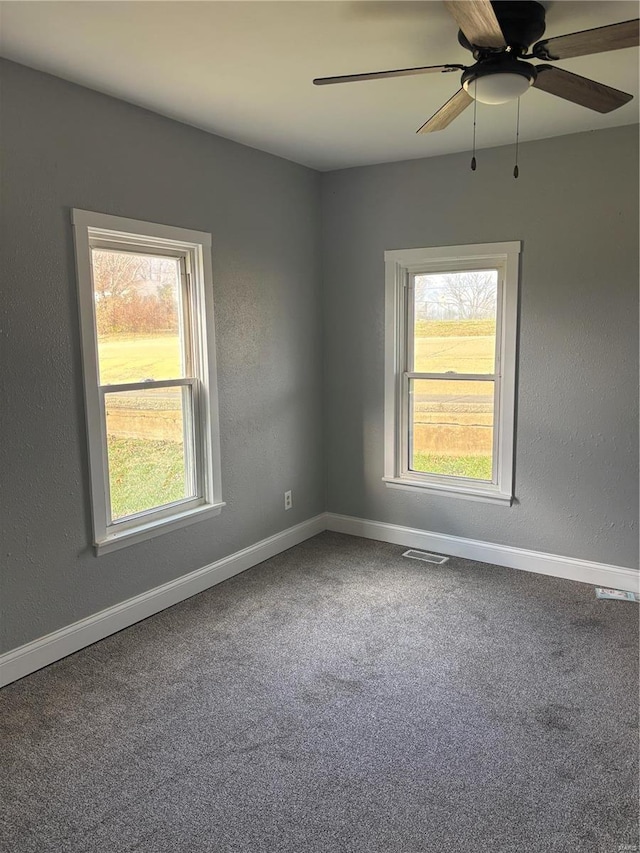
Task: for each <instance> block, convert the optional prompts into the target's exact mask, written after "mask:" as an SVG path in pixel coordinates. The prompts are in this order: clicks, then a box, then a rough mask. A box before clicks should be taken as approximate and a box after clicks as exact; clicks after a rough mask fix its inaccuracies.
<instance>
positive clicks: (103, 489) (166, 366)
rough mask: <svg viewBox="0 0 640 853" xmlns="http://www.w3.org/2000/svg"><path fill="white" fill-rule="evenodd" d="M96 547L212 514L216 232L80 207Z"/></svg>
mask: <svg viewBox="0 0 640 853" xmlns="http://www.w3.org/2000/svg"><path fill="white" fill-rule="evenodd" d="M72 220H73V225H74V236H75V246H76V263H77V273H78V289H79V304H80V323H81V332H82V355H83V371H84V385H85V401H86V415H87V433H88V444H89V465H90V475H91V498H92V514H93V530H94V544H95V546H96V550H97V552H98V553H102V552H104V551H110V550H113V549H115V548H120V547H123V546H124V545H127V544H130V543H133V542H137V541H140V540H142V539H147V538H149V537H150V536H154V535H156V534H158V533H164V532H166V531H168V530H171V529H174V528H177V527H181V526H183V525H185V524H188V523H191V522H194V521H200V520H202V519H203V518H206V517H210V516H212V515H217V514H218V513H219V512H220V510H221V508H222V506H224V504H223V503H222V500H221V486H220V449H219V433H218V417H217V394H216V380H215V364H214V363H213V346H212V347H211V349H210V348H209V346H208V341H207V337H208V336H209V338H210V341H209V343H211V344H213V341H212V340H211V336H212V335H213V304H212V298H213V297H212V281H211V257H210V252H211V237H210V235H208V234H203V233H201V232H198V231H187V230H184V229H181V228H171V227H168V226H164V225H154V224H151V223H146V222H138V221H136V220H130V219H121V218H119V217H115V216H107V215H104V214H98V213H90V212H89V211H85V210H74V211H73V216H72Z"/></svg>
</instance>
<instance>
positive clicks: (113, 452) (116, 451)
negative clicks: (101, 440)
mask: <svg viewBox="0 0 640 853" xmlns="http://www.w3.org/2000/svg"><path fill="white" fill-rule="evenodd" d="M107 449H108V453H109V488H110V491H111V515H112V517H113V518H114V519H118V518H124V517H125V516H127V515H134V514H135V513H138V512H143V511H144V510H147V509H149V508H150V507H156V506H162V505H163V504H167V503H172V502H173V501H179V500H182V499H183V498H184V497H185V488H184V485H185V469H184V453H183V449H182V444H180V443H178V442H177V441H153V440H148V439H132V438H117V437H116V436H113V435H110V436H109V438H108V448H107Z"/></svg>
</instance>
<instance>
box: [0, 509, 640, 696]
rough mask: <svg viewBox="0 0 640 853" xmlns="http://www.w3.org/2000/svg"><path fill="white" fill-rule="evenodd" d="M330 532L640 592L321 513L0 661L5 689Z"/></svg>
mask: <svg viewBox="0 0 640 853" xmlns="http://www.w3.org/2000/svg"><path fill="white" fill-rule="evenodd" d="M323 530H333V531H335V532H337V533H347V534H349V535H351V536H363V537H365V538H366V539H377V540H379V541H381V542H390V543H392V544H394V545H403V546H406V547H407V548H423V549H426V550H429V551H436V552H438V553H440V554H449V555H451V556H455V557H465V558H466V559H469V560H478V561H479V562H482V563H494V564H495V565H498V566H507V567H508V568H512V569H522V570H524V571H527V572H536V573H538V574H543V575H553V576H554V577H559V578H566V579H568V580H574V581H581V582H582V583H588V584H591V585H594V586H607V587H613V588H614V589H626V590H631V591H632V592H636V593H637V592H640V574H639V573H638V571H637V570H634V569H627V568H624V567H622V566H610V565H607V564H605V563H594V562H591V561H589V560H578V559H574V558H573V557H561V556H558V555H556V554H545V553H543V552H540V551H527V550H525V549H524V548H511V547H509V546H506V545H495V544H493V543H491V542H481V541H479V540H477V539H464V538H462V537H461V536H448V535H447V534H444V533H431V532H429V531H427V530H418V529H416V528H412V527H401V526H400V525H397V524H386V523H384V522H381V521H368V520H367V519H362V518H354V517H352V516H347V515H336V514H334V513H321V514H320V515H317V516H315V517H314V518H310V519H309V520H308V521H303V522H302V523H301V524H297V525H295V527H290V528H289V529H288V530H283V531H282V533H276V534H275V536H270V537H269V538H268V539H263V540H262V541H261V542H256V544H255V545H251V546H250V547H248V548H244V549H243V550H242V551H237V552H236V553H235V554H231V555H230V556H228V557H224V558H223V559H221V560H218V561H217V562H215V563H211V564H210V565H208V566H204V567H203V568H201V569H197V570H196V571H195V572H190V574H188V575H184V576H183V577H180V578H176V580H173V581H170V582H169V583H165V584H162V586H158V587H155V588H154V589H150V590H148V591H147V592H144V593H142V594H141V595H137V596H135V597H134V598H129V599H127V601H123V602H121V603H120V604H116V605H114V606H113V607H108V608H107V609H106V610H101V611H100V612H99V613H95V614H94V615H93V616H89V617H87V618H86V619H81V620H80V621H79V622H74V623H73V624H72V625H67V627H65V628H61V629H60V630H58V631H54V632H53V633H51V634H47V635H46V636H45V637H40V638H39V639H38V640H34V641H33V642H31V643H26V644H25V645H24V646H20V647H19V648H17V649H13V650H12V651H10V652H7V653H6V654H3V655H0V687H2V686H4V685H6V684H10V683H11V682H12V681H16V680H17V679H18V678H22V677H23V676H25V675H29V673H31V672H35V671H36V670H38V669H42V667H43V666H48V665H49V664H50V663H53V662H54V661H57V660H60V659H61V658H64V657H66V656H67V655H70V654H73V652H77V651H79V650H80V649H82V648H84V647H85V646H90V645H91V644H92V643H95V642H97V641H98V640H102V639H104V638H105V637H108V636H109V635H110V634H115V633H116V631H121V630H122V629H123V628H128V627H129V626H130V625H134V624H135V623H136V622H139V621H140V620H141V619H146V618H147V617H148V616H153V614H154V613H159V612H160V611H161V610H164V609H165V608H166V607H171V605H173V604H177V603H178V602H179V601H184V599H186V598H190V597H191V596H192V595H196V594H197V593H199V592H203V591H204V590H205V589H209V587H212V586H215V584H218V583H220V582H221V581H224V580H227V578H230V577H233V576H234V575H237V574H240V572H244V571H246V569H250V568H252V566H256V565H258V563H262V562H263V561H264V560H268V559H269V558H270V557H275V556H276V554H280V553H282V551H286V550H287V549H288V548H293V546H294V545H299V544H300V543H301V542H304V541H305V540H306V539H310V538H311V537H312V536H315V535H316V534H318V533H322V531H323Z"/></svg>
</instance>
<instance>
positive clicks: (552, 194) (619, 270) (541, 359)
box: [323, 127, 638, 568]
mask: <svg viewBox="0 0 640 853" xmlns="http://www.w3.org/2000/svg"><path fill="white" fill-rule="evenodd" d="M469 159H470V155H468V154H462V155H452V156H448V157H438V158H434V159H428V160H420V161H411V162H404V163H396V164H387V165H382V166H373V167H365V168H359V169H350V170H345V171H341V172H334V173H332V174H328V175H326V176H325V177H324V181H323V222H324V247H325V248H324V258H323V265H324V280H325V285H324V299H325V329H326V342H325V411H326V412H327V421H326V423H327V455H328V506H327V508H328V510H330V511H332V512H337V513H345V514H347V515H354V516H360V517H363V518H369V519H374V520H378V521H385V522H390V523H395V524H401V525H407V526H410V527H417V528H421V529H425V530H431V531H438V532H441V533H448V534H454V535H457V536H465V537H469V538H473V539H480V540H484V541H488V542H496V543H501V544H505V545H511V546H518V547H522V548H532V549H535V550H540V551H546V552H550V553H556V554H562V555H567V556H572V557H580V558H584V559H590V560H596V561H602V562H605V563H611V564H618V565H621V566H629V567H636V568H637V565H638V531H637V521H638V417H637V412H638V410H637V406H638V146H637V127H624V128H616V129H613V130H606V131H601V132H596V133H586V134H578V135H575V136H565V137H561V138H556V139H550V140H544V141H540V142H533V143H529V144H527V145H524V146H522V147H521V151H520V178H519V179H518V180H517V181H516V180H514V179H513V177H512V176H511V170H512V169H513V148H506V147H505V148H496V149H491V150H484V151H480V152H479V154H478V171H477V172H475V173H473V172H471V171H470V170H469ZM503 240H522V242H523V254H522V263H521V311H520V344H519V382H518V404H517V405H518V410H517V413H518V428H517V453H516V495H517V498H518V501H517V503H516V504H515V505H514V506H512V507H510V508H507V507H504V506H499V505H493V504H486V503H476V502H471V501H466V500H463V499H460V498H451V497H439V496H438V497H428V496H423V495H415V494H413V493H409V492H406V491H397V490H392V489H387V488H385V486H384V485H383V483H382V482H381V480H380V478H381V476H382V470H383V405H382V404H383V334H384V265H383V253H384V251H385V249H399V248H410V247H419V246H446V245H454V244H463V243H483V242H494V241H503Z"/></svg>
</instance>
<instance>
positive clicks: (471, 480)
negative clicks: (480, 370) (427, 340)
mask: <svg viewBox="0 0 640 853" xmlns="http://www.w3.org/2000/svg"><path fill="white" fill-rule="evenodd" d="M416 379H418V380H420V379H436V380H445V381H447V382H448V381H450V380H453V381H455V380H456V379H464V381H465V382H493V425H492V430H493V433H492V443H491V479H490V480H480V479H478V478H476V477H462V476H460V475H459V474H436V473H435V472H431V471H416V470H415V469H413V468H412V467H411V462H412V459H413V436H414V420H413V416H412V414H413V413H412V410H411V383H412V381H415V380H416ZM499 400H500V378H499V377H497V376H496V375H495V374H482V375H478V374H470V375H469V374H467V375H465V376H461V375H456V376H451V374H448V373H405V374H404V377H403V383H402V399H401V401H400V405H401V407H402V416H401V419H400V420H401V424H402V426H401V430H402V446H401V457H400V458H401V465H400V475H401V476H402V477H411V478H417V479H420V480H428V481H434V482H443V483H457V482H459V481H460V482H464V483H467V484H470V485H473V484H475V485H476V486H482V485H483V484H487V483H491V485H494V486H497V485H498V483H499V468H498V465H499V452H498V450H499V447H500V424H499V420H498V412H499Z"/></svg>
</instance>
